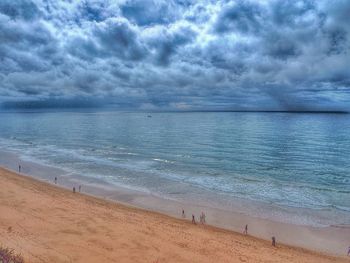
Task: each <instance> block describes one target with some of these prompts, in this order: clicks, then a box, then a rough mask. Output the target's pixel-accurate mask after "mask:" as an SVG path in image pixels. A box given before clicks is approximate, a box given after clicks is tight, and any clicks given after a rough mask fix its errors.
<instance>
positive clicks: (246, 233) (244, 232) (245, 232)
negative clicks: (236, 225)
mask: <svg viewBox="0 0 350 263" xmlns="http://www.w3.org/2000/svg"><path fill="white" fill-rule="evenodd" d="M243 234H245V235H248V225H245V228H244V231H243Z"/></svg>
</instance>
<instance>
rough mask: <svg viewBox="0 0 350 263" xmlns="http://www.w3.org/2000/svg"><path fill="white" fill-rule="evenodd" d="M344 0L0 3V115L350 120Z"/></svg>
mask: <svg viewBox="0 0 350 263" xmlns="http://www.w3.org/2000/svg"><path fill="white" fill-rule="evenodd" d="M349 14H350V1H349V0H303V1H300V0H259V1H258V0H255V1H253V0H250V1H249V0H233V1H226V0H221V1H220V0H219V1H211V0H201V1H191V0H164V1H163V0H134V1H128V0H118V1H117V0H114V1H113V0H104V1H93V0H91V1H73V0H70V1H57V0H1V1H0V105H1V108H2V109H14V108H20V109H23V108H71V107H77V108H79V107H83V108H89V107H113V108H117V109H126V110H146V111H151V110H180V111H181V110H283V111H314V110H322V111H324V110H326V111H329V110H342V111H343V110H344V111H348V110H350V40H349V38H350V15H349Z"/></svg>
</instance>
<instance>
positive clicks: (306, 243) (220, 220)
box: [0, 164, 350, 256]
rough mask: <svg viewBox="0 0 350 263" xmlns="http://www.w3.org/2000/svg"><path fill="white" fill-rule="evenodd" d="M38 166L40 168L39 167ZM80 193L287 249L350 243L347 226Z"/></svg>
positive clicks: (92, 190)
mask: <svg viewBox="0 0 350 263" xmlns="http://www.w3.org/2000/svg"><path fill="white" fill-rule="evenodd" d="M38 165H39V166H41V165H40V164H38ZM0 169H5V170H7V171H9V172H11V173H15V174H18V173H17V172H16V171H13V170H11V169H8V168H4V167H2V166H0ZM54 174H55V173H54ZM19 175H21V176H25V177H28V178H30V179H32V180H39V181H40V182H43V183H47V184H49V185H51V186H54V187H59V188H60V189H63V190H66V191H71V186H72V185H75V186H76V189H77V190H78V187H77V186H78V184H79V183H81V181H76V178H73V179H72V178H69V177H61V178H60V179H59V180H60V181H59V183H58V184H57V185H55V184H54V183H53V181H51V180H49V179H48V177H47V175H44V177H35V176H33V175H32V174H24V173H21V174H19ZM82 194H84V195H88V196H91V197H93V198H98V199H101V200H105V201H109V202H114V203H117V204H122V205H125V206H127V207H133V208H135V209H141V210H145V211H149V212H151V213H161V214H163V215H166V216H170V217H172V218H176V219H181V220H183V218H182V216H181V211H182V209H184V210H185V213H186V219H185V221H189V220H190V217H191V215H192V214H194V215H195V216H196V220H198V221H199V215H200V213H201V212H203V211H204V212H205V213H206V221H207V225H208V226H212V227H216V228H218V229H222V230H225V231H233V232H235V233H242V232H243V229H244V226H245V225H246V224H248V226H249V234H250V236H253V237H255V238H259V239H263V240H267V241H269V240H270V237H272V236H276V237H277V240H278V242H280V243H283V244H285V245H287V246H293V247H300V248H303V249H308V250H311V251H314V252H320V253H325V254H327V255H333V256H342V255H344V253H345V252H346V248H347V244H350V227H349V226H348V225H340V226H338V225H335V226H327V227H314V226H305V225H294V224H290V223H283V222H276V221H272V220H270V219H263V218H256V217H252V216H249V215H245V214H242V213H239V212H232V211H225V210H222V209H219V208H212V207H207V206H200V205H198V204H191V203H183V202H179V201H176V200H170V199H164V198H162V197H159V196H155V195H153V194H151V193H145V192H141V191H138V190H134V189H129V188H124V187H116V186H113V187H110V188H108V187H106V186H103V188H101V186H100V187H99V186H98V185H96V184H92V185H89V184H84V185H83V188H82ZM320 240H322V242H319V241H320Z"/></svg>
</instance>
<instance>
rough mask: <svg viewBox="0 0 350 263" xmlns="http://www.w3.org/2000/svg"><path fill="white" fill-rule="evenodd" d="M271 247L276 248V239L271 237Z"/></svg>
mask: <svg viewBox="0 0 350 263" xmlns="http://www.w3.org/2000/svg"><path fill="white" fill-rule="evenodd" d="M272 246H273V247H275V246H276V238H275V237H272Z"/></svg>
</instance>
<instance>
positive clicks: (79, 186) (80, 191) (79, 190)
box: [79, 185, 81, 193]
mask: <svg viewBox="0 0 350 263" xmlns="http://www.w3.org/2000/svg"><path fill="white" fill-rule="evenodd" d="M80 192H81V185H79V193H80Z"/></svg>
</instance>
